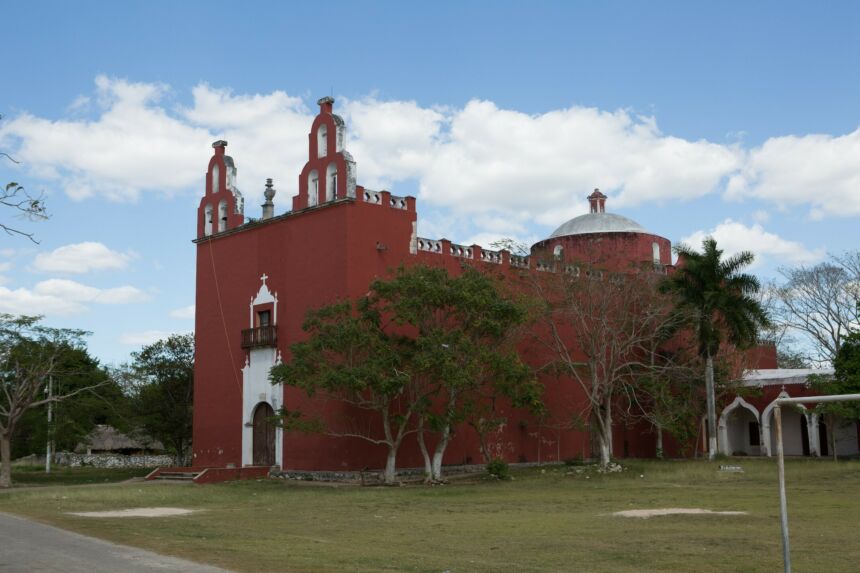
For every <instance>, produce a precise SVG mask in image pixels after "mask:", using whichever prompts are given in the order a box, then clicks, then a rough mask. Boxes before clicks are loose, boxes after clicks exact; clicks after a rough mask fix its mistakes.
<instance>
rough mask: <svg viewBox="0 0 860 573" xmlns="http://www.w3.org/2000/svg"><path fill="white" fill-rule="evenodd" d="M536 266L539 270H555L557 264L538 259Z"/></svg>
mask: <svg viewBox="0 0 860 573" xmlns="http://www.w3.org/2000/svg"><path fill="white" fill-rule="evenodd" d="M535 268H536V269H537V270H539V271H544V272H554V271H555V264H553V263H547V262H546V261H538V262H537V264H536V265H535Z"/></svg>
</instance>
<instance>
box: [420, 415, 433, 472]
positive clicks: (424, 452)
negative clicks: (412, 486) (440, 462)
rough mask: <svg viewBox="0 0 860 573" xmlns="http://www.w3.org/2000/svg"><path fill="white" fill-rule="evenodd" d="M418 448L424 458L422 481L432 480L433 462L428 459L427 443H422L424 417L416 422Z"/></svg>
mask: <svg viewBox="0 0 860 573" xmlns="http://www.w3.org/2000/svg"><path fill="white" fill-rule="evenodd" d="M418 449H420V450H421V457H423V458H424V483H430V482H431V481H433V463H432V462H431V461H430V453H429V452H428V451H427V444H426V443H424V418H421V420H420V421H419V422H418Z"/></svg>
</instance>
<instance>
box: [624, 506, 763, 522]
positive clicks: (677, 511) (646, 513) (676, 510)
mask: <svg viewBox="0 0 860 573" xmlns="http://www.w3.org/2000/svg"><path fill="white" fill-rule="evenodd" d="M746 513H747V512H745V511H711V510H710V509H697V508H683V507H667V508H663V509H628V510H626V511H616V512H615V513H613V514H612V515H618V516H621V517H640V518H643V519H645V518H648V517H658V516H661V515H746Z"/></svg>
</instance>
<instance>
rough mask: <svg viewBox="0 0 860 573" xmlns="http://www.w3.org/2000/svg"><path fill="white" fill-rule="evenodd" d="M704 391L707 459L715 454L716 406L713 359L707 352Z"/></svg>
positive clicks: (711, 458) (712, 457)
mask: <svg viewBox="0 0 860 573" xmlns="http://www.w3.org/2000/svg"><path fill="white" fill-rule="evenodd" d="M705 393H706V394H707V400H708V459H709V460H712V461H713V459H714V458H715V457H716V456H717V406H716V397H715V395H714V359H713V358H711V355H710V354H708V355H707V358H706V360H705Z"/></svg>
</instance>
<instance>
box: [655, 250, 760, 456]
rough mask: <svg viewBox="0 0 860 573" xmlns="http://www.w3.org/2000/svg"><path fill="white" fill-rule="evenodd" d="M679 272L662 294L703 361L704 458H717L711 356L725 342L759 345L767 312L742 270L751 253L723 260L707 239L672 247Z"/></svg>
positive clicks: (754, 280)
mask: <svg viewBox="0 0 860 573" xmlns="http://www.w3.org/2000/svg"><path fill="white" fill-rule="evenodd" d="M675 252H676V253H677V254H678V268H677V269H676V271H675V272H674V273H673V274H672V275H670V276H669V277H667V278H666V281H665V283H664V284H663V287H662V288H663V290H664V291H666V292H670V293H673V294H674V295H675V296H676V300H677V305H678V308H679V309H680V310H681V311H683V312H684V313H685V316H687V317H689V324H690V327H691V328H692V330H693V335H694V336H695V340H696V342H697V344H698V351H699V354H700V356H701V357H702V358H703V359H704V361H705V393H706V398H707V420H708V457H709V459H714V457H715V456H716V454H717V421H716V405H715V390H714V357H715V356H716V355H717V353H718V352H719V350H720V347H721V345H722V344H723V343H724V342H728V343H730V344H732V345H734V346H736V347H737V348H749V347H751V346H753V345H754V344H755V343H756V342H757V341H758V335H759V331H760V330H761V329H762V328H764V327H766V326H767V325H768V324H769V320H768V316H767V313H766V312H765V311H764V309H763V308H762V306H761V304H760V302H759V300H758V299H757V297H756V294H757V293H758V291H759V288H760V285H759V281H758V279H757V278H756V277H755V276H753V275H750V274H746V273H743V272H741V271H742V270H743V269H744V268H745V267H747V266H749V265H750V264H751V263H752V262H753V259H754V255H753V254H752V253H750V252H748V251H743V252H740V253H738V254H736V255H734V256H732V257H729V258H727V259H726V258H723V251H722V249H719V248H718V247H717V242H716V241H715V240H714V239H713V238H712V237H707V238H705V240H704V241H703V242H702V252H698V251H696V250H694V249H692V248H690V247H689V246H687V245H683V244H681V245H678V246H677V247H675Z"/></svg>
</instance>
